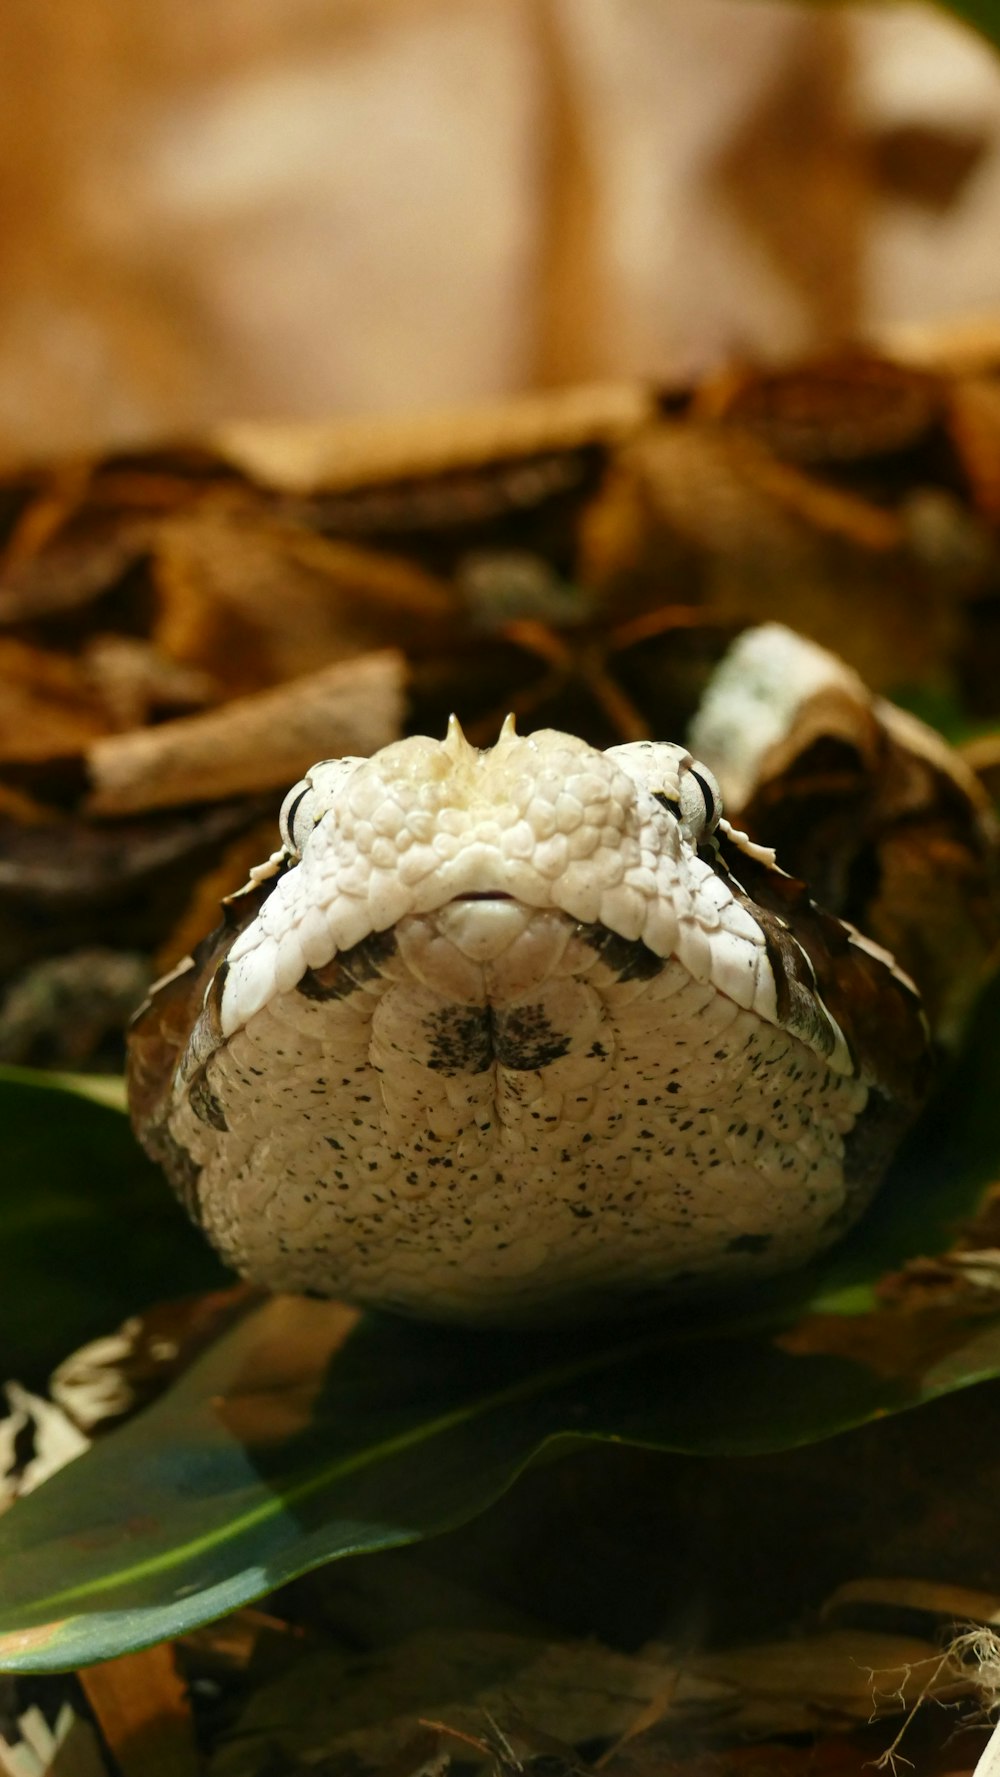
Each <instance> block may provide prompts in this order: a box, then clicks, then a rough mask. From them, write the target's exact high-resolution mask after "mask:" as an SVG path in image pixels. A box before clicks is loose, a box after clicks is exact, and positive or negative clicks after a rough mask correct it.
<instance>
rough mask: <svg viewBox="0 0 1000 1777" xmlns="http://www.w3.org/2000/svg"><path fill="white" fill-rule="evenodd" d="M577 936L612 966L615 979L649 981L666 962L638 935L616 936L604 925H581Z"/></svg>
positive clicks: (663, 967) (659, 972)
mask: <svg viewBox="0 0 1000 1777" xmlns="http://www.w3.org/2000/svg"><path fill="white" fill-rule="evenodd" d="M580 936H581V938H582V939H583V941H584V943H585V944H589V945H590V947H591V949H592V950H596V951H597V953H598V955H599V956H600V958H601V960H602V962H605V963H606V964H607V966H608V968H609V969H613V970H614V972H615V974H616V975H617V977H618V979H619V981H650V980H652V978H653V976H654V975H660V974H662V973H663V970H664V969H665V968H666V966H667V959H666V958H665V957H662V956H657V955H656V954H655V952H654V951H652V950H649V949H647V947H646V945H645V944H644V943H643V942H642V939H641V938H620V937H619V936H618V933H617V932H611V931H609V930H608V928H607V926H602V925H592V926H582V927H581V929H580Z"/></svg>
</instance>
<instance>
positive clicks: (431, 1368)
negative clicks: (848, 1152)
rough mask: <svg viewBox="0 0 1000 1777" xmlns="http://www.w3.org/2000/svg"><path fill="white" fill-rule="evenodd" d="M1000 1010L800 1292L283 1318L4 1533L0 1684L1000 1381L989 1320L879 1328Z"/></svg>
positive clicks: (986, 1135)
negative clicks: (877, 1194)
mask: <svg viewBox="0 0 1000 1777" xmlns="http://www.w3.org/2000/svg"><path fill="white" fill-rule="evenodd" d="M998 1030H1000V998H998V995H997V994H996V993H995V994H994V995H993V996H992V1001H991V1003H990V1004H988V1005H987V1006H986V1007H985V1008H984V1011H983V1014H982V1016H981V1019H980V1021H979V1025H978V1027H977V1029H976V1031H975V1032H974V1033H973V1037H972V1041H971V1043H970V1048H969V1052H968V1054H967V1056H966V1057H965V1058H964V1060H963V1063H962V1065H961V1067H960V1068H958V1069H957V1070H956V1072H955V1074H954V1076H953V1078H952V1079H951V1081H950V1082H949V1083H948V1084H947V1086H946V1087H945V1089H944V1090H943V1091H942V1093H941V1095H940V1097H939V1099H938V1102H937V1104H936V1106H935V1107H933V1109H932V1111H931V1113H930V1115H929V1117H928V1118H927V1119H926V1120H925V1122H924V1124H923V1125H922V1127H921V1129H920V1130H919V1131H918V1133H917V1136H916V1138H915V1139H914V1141H912V1142H911V1143H910V1144H909V1146H908V1148H907V1150H906V1152H905V1153H904V1154H903V1155H902V1156H901V1158H900V1161H899V1163H898V1165H897V1167H896V1169H895V1173H894V1177H893V1178H892V1180H891V1181H890V1182H889V1184H888V1185H887V1187H886V1189H885V1191H884V1193H883V1195H882V1198H881V1200H880V1202H879V1204H878V1206H877V1208H876V1210H875V1211H874V1213H873V1214H872V1215H871V1216H870V1217H869V1219H868V1221H867V1222H866V1223H865V1225H864V1226H863V1227H862V1228H861V1229H859V1230H858V1231H857V1232H856V1234H855V1235H854V1237H853V1238H852V1240H851V1241H850V1242H848V1243H846V1244H845V1246H844V1247H843V1248H842V1249H841V1250H840V1251H839V1252H837V1253H835V1254H834V1255H832V1256H831V1257H830V1258H829V1259H827V1260H826V1261H825V1262H824V1263H823V1264H821V1265H818V1266H817V1267H815V1268H814V1270H813V1271H812V1272H811V1273H809V1274H804V1275H801V1276H799V1277H797V1278H794V1279H791V1280H787V1281H786V1282H785V1283H784V1284H782V1285H781V1286H774V1287H772V1288H770V1289H769V1290H767V1291H766V1292H757V1293H756V1294H755V1295H753V1296H750V1297H748V1298H746V1299H744V1300H743V1301H741V1302H736V1301H734V1300H729V1301H727V1302H726V1303H725V1304H724V1305H723V1306H720V1305H718V1304H716V1305H715V1306H714V1307H706V1308H703V1309H702V1310H701V1311H700V1312H699V1313H697V1314H695V1313H692V1311H690V1310H688V1311H686V1312H683V1313H680V1312H676V1311H675V1312H674V1313H673V1314H672V1315H670V1316H663V1317H662V1318H660V1319H659V1320H657V1321H655V1322H647V1323H643V1324H631V1325H620V1324H619V1325H616V1326H614V1327H612V1328H607V1327H604V1328H593V1329H590V1330H588V1331H587V1332H586V1333H585V1334H581V1333H580V1332H579V1331H575V1332H573V1333H564V1334H558V1335H556V1334H547V1335H545V1336H544V1337H541V1336H538V1335H530V1336H529V1335H520V1336H513V1335H502V1334H496V1333H486V1332H477V1333H470V1332H456V1331H454V1330H451V1329H443V1328H433V1327H425V1326H415V1325H411V1324H407V1323H403V1322H400V1321H395V1320H392V1319H390V1318H388V1317H385V1318H383V1317H379V1316H359V1315H357V1314H355V1313H354V1312H353V1311H351V1310H349V1309H346V1308H343V1307H341V1306H339V1305H336V1304H324V1303H317V1302H308V1301H301V1300H295V1299H292V1298H275V1299H273V1300H271V1301H269V1302H267V1303H265V1304H264V1305H263V1306H258V1307H256V1308H254V1309H252V1310H250V1311H249V1312H248V1313H247V1314H246V1316H245V1317H244V1318H243V1319H242V1320H241V1321H240V1322H238V1323H237V1324H236V1325H235V1326H232V1327H231V1328H230V1329H229V1331H228V1332H227V1333H226V1334H225V1335H224V1336H223V1337H222V1338H221V1339H220V1340H219V1341H218V1342H217V1343H216V1344H215V1346H214V1347H213V1348H212V1349H211V1350H210V1351H209V1352H208V1353H207V1354H205V1355H204V1356H203V1357H202V1358H201V1359H200V1360H199V1361H198V1362H197V1363H196V1364H195V1365H194V1366H193V1367H192V1368H191V1369H190V1370H189V1371H188V1373H187V1374H186V1375H185V1376H183V1377H182V1378H181V1380H180V1381H179V1382H178V1383H177V1384H176V1385H175V1387H174V1388H173V1389H172V1390H171V1391H170V1393H169V1394H167V1395H166V1396H164V1397H163V1398H162V1399H161V1400H160V1401H159V1402H157V1403H156V1404H155V1405H153V1406H152V1407H151V1408H149V1409H148V1410H147V1411H146V1412H145V1413H143V1414H141V1415H140V1416H139V1417H138V1418H137V1419H135V1420H134V1421H133V1422H132V1423H131V1424H130V1425H127V1426H125V1427H123V1428H122V1429H121V1430H120V1431H118V1432H116V1433H113V1434H112V1435H111V1436H109V1437H107V1438H106V1439H105V1440H103V1441H102V1442H101V1443H99V1444H98V1445H97V1446H96V1448H95V1449H94V1450H92V1451H91V1452H90V1453H89V1454H88V1455H87V1456H85V1457H83V1458H82V1459H81V1460H80V1461H79V1462H77V1463H75V1464H73V1465H72V1466H71V1467H70V1468H68V1469H66V1470H64V1471H63V1472H62V1473H61V1474H59V1475H56V1476H55V1478H54V1479H53V1480H51V1481H50V1482H49V1483H47V1485H46V1486H45V1487H43V1488H42V1489H41V1490H40V1491H39V1492H38V1493H36V1494H34V1495H32V1496H31V1497H29V1498H28V1499H25V1500H24V1501H22V1502H21V1503H19V1504H18V1505H17V1506H16V1507H15V1509H14V1510H13V1511H12V1512H10V1513H9V1514H8V1515H7V1516H6V1517H5V1518H4V1519H2V1520H0V1573H2V1576H3V1584H2V1590H0V1667H3V1668H6V1669H11V1670H31V1671H36V1670H50V1669H54V1668H59V1667H65V1666H75V1665H78V1664H83V1663H86V1662H88V1661H92V1660H96V1659H101V1658H106V1657H109V1656H111V1655H114V1654H116V1653H118V1652H120V1651H122V1650H124V1649H127V1648H131V1647H136V1646H139V1645H141V1644H143V1643H146V1642H151V1641H154V1640H158V1639H160V1638H162V1637H165V1636H170V1635H175V1634H178V1633H180V1632H182V1631H184V1630H186V1629H188V1628H190V1627H192V1626H193V1625H195V1624H197V1623H201V1622H204V1621H205V1620H207V1619H208V1618H211V1617H213V1616H217V1615H220V1614H222V1613H223V1612H225V1611H227V1610H230V1609H232V1608H234V1607H235V1606H236V1605H239V1604H241V1603H244V1602H246V1601H247V1600H249V1599H252V1598H255V1597H258V1596H260V1595H261V1594H262V1593H264V1592H266V1591H268V1590H270V1589H271V1588H273V1587H274V1586H277V1585H279V1584H281V1583H283V1582H284V1581H286V1580H288V1579H289V1578H291V1577H292V1576H293V1575H295V1574H297V1573H301V1572H303V1571H304V1570H306V1569H308V1568H309V1567H312V1566H315V1565H317V1564H319V1563H321V1562H324V1561H328V1560H331V1559H334V1558H336V1557H338V1556H343V1555H348V1554H354V1553H358V1552H361V1551H366V1550H378V1549H385V1548H391V1547H393V1546H396V1545H399V1544H401V1543H405V1542H408V1541H411V1540H413V1539H416V1538H418V1537H422V1536H426V1535H428V1534H431V1533H433V1532H435V1531H439V1530H442V1529H444V1528H446V1527H448V1526H451V1525H454V1524H456V1523H459V1522H461V1521H462V1520H463V1519H465V1518H467V1517H469V1516H471V1515H473V1514H474V1513H475V1512H477V1511H480V1510H481V1509H482V1508H483V1507H484V1506H485V1505H487V1504H488V1503H489V1502H490V1501H491V1500H492V1499H494V1498H495V1497H496V1496H497V1495H498V1494H499V1493H500V1492H501V1491H502V1490H503V1489H504V1488H505V1487H507V1486H508V1485H509V1484H510V1482H511V1481H512V1479H513V1478H514V1477H515V1476H516V1475H517V1474H518V1472H519V1471H520V1470H521V1469H523V1468H524V1467H525V1465H526V1464H527V1463H529V1462H530V1461H531V1460H532V1459H533V1458H534V1457H535V1456H537V1454H538V1453H539V1451H541V1450H542V1449H552V1448H554V1447H555V1448H558V1447H560V1446H566V1445H568V1444H570V1443H572V1442H574V1441H578V1440H580V1439H584V1438H601V1439H619V1440H629V1441H633V1442H637V1443H642V1444H646V1445H651V1446H656V1447H660V1448H664V1449H670V1450H675V1451H691V1452H699V1453H715V1454H719V1453H729V1452H732V1453H736V1452H749V1451H759V1450H766V1449H777V1448H782V1447H787V1446H791V1445H795V1444H800V1443H804V1442H808V1441H810V1440H813V1439H816V1438H820V1437H826V1436H829V1435H831V1434H832V1433H834V1432H837V1431H839V1430H841V1429H843V1428H846V1427H848V1426H852V1425H857V1424H859V1423H861V1422H862V1421H864V1420H866V1419H869V1418H871V1417H873V1416H875V1415H880V1414H884V1413H886V1412H892V1411H895V1410H898V1409H901V1408H904V1407H912V1406H915V1405H917V1404H919V1403H920V1402H921V1401H924V1400H927V1399H930V1398H932V1397H933V1396H934V1395H936V1394H939V1393H941V1392H944V1391H947V1390H949V1389H953V1388H958V1387H966V1386H968V1385H970V1384H971V1383H974V1382H977V1381H979V1380H981V1379H983V1378H985V1377H988V1376H993V1375H996V1374H998V1373H1000V1316H991V1317H983V1316H982V1315H978V1316H965V1317H963V1316H961V1315H959V1314H957V1313H956V1312H954V1311H953V1310H952V1311H940V1312H936V1313H928V1312H926V1311H919V1312H915V1313H913V1314H912V1315H908V1316H904V1318H903V1319H900V1318H899V1316H898V1315H897V1316H896V1317H895V1318H894V1319H893V1337H892V1338H891V1339H887V1338H886V1336H885V1335H886V1327H887V1322H886V1319H885V1312H886V1311H879V1310H878V1309H876V1308H874V1307H873V1302H874V1296H873V1285H874V1282H875V1280H876V1279H877V1277H878V1276H879V1274H880V1273H881V1272H882V1271H884V1270H885V1268H886V1267H887V1266H888V1265H898V1264H899V1263H900V1262H901V1261H902V1260H903V1259H904V1258H906V1257H907V1256H910V1255H913V1254H917V1253H920V1252H931V1251H935V1250H939V1249H940V1248H941V1247H943V1246H944V1245H945V1244H946V1243H947V1241H948V1239H949V1237H950V1234H951V1232H952V1231H953V1228H954V1226H955V1224H956V1223H957V1221H958V1220H959V1219H960V1218H961V1217H962V1216H963V1215H967V1214H969V1213H970V1212H971V1211H972V1210H973V1208H974V1207H975V1204H976V1202H977V1199H978V1197H979V1194H980V1190H981V1186H982V1184H983V1183H984V1182H985V1181H986V1180H987V1179H989V1178H990V1177H991V1176H992V1175H993V1173H994V1172H995V1170H996V1168H997V1162H998V1160H1000V1102H998V1097H997V1094H996V1091H995V1079H996V1075H997V1057H998V1049H1000V1042H998Z"/></svg>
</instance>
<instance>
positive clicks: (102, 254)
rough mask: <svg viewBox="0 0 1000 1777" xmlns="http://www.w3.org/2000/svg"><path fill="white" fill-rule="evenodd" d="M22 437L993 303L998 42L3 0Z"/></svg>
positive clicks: (9, 431)
mask: <svg viewBox="0 0 1000 1777" xmlns="http://www.w3.org/2000/svg"><path fill="white" fill-rule="evenodd" d="M4 24H5V39H6V43H5V53H4V57H3V60H2V64H0V138H2V141H0V169H2V171H0V179H2V187H0V190H2V200H0V201H2V214H3V225H4V251H3V255H2V263H0V449H2V451H3V453H4V455H5V456H6V457H8V459H9V458H11V457H17V456H21V455H23V454H24V453H25V452H27V453H30V454H35V453H42V452H48V451H52V450H65V449H71V450H72V449H77V448H90V447H93V446H98V445H101V444H107V443H110V442H118V443H121V442H133V441H139V440H144V439H148V438H150V437H151V436H153V435H156V434H160V433H163V432H164V431H168V432H177V431H184V432H188V431H192V430H197V429H198V428H200V427H203V426H205V425H207V424H211V423H212V422H214V421H216V420H218V419H219V418H221V417H231V416H234V415H243V414H246V415H250V414H253V415H262V416H282V417H288V418H302V417H309V416H318V415H325V414H330V413H338V412H365V411H368V412H377V411H386V410H393V409H403V408H420V407H426V406H434V405H445V404H451V403H458V402H462V401H466V400H471V399H476V398H480V397H483V396H488V395H495V394H503V393H506V392H508V391H513V390H518V389H524V388H531V387H537V386H544V385H552V384H557V383H561V382H566V381H571V380H574V379H593V378H604V377H609V376H612V377H614V376H619V375H628V374H632V373H641V374H644V375H653V376H656V377H659V378H667V379H670V378H674V377H677V378H685V379H686V378H689V377H690V376H692V375H694V374H697V373H699V372H701V371H703V370H704V369H705V368H706V367H708V366H709V365H712V364H715V363H717V362H718V361H719V359H720V358H721V357H724V356H732V355H737V356H738V355H741V354H742V355H746V356H754V357H760V356H761V355H764V356H768V355H776V354H779V353H780V354H788V353H795V352H801V351H809V350H811V349H813V348H819V347H822V346H825V345H829V344H831V343H836V342H837V341H838V340H841V339H843V338H845V337H847V336H852V337H858V336H862V337H866V338H873V339H876V340H884V339H885V338H886V337H889V338H890V339H891V340H896V339H898V337H899V335H900V331H901V330H903V329H907V328H912V327H914V326H922V325H925V324H930V323H940V322H947V321H950V320H956V319H961V320H962V321H966V320H968V319H970V318H973V319H974V318H975V317H977V316H981V315H983V314H984V313H985V312H986V311H989V310H990V309H993V308H994V307H995V306H996V305H997V302H998V299H1000V61H998V60H997V59H996V58H995V56H994V54H993V52H992V51H991V50H990V49H989V48H988V47H987V45H986V44H985V43H983V42H982V41H980V40H979V39H978V38H977V37H976V36H975V35H973V34H972V33H971V32H969V31H968V30H966V29H965V28H963V27H962V26H960V25H959V24H957V23H955V22H953V21H952V20H950V19H949V18H948V16H947V15H946V14H944V13H943V12H940V11H938V10H936V9H933V8H931V7H925V6H920V5H891V6H885V7H878V6H828V5H824V6H821V7H815V8H811V7H806V6H798V5H795V4H787V3H785V0H756V3H750V0H380V3H379V4H378V5H377V6H376V5H372V4H371V0H214V3H213V4H212V5H211V6H195V5H193V4H191V3H190V0H189V3H188V4H186V5H177V4H176V0H174V3H172V4H168V3H167V0H144V3H143V4H142V5H141V6H136V5H135V4H133V3H132V0H74V4H73V5H72V6H66V5H64V4H61V3H60V0H6V5H5V8H4Z"/></svg>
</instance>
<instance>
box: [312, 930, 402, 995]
mask: <svg viewBox="0 0 1000 1777" xmlns="http://www.w3.org/2000/svg"><path fill="white" fill-rule="evenodd" d="M395 950H396V939H395V937H394V935H393V933H392V932H391V931H389V932H372V934H371V936H370V937H368V938H362V940H361V942H360V944H355V945H353V946H352V948H351V949H350V950H342V951H341V953H340V955H339V956H335V957H334V958H333V960H332V962H328V963H327V964H326V966H325V967H324V968H322V969H307V970H306V972H305V974H304V975H303V976H302V979H301V981H300V982H299V983H298V986H297V988H296V992H297V993H301V994H302V995H303V997H304V998H305V999H307V1000H346V999H349V998H350V996H351V994H352V993H357V991H358V989H359V988H360V987H363V986H364V985H365V983H366V982H367V981H374V980H376V979H377V978H378V977H379V976H380V975H381V973H382V965H383V963H385V962H387V961H388V959H389V958H390V957H391V956H393V955H394V954H395Z"/></svg>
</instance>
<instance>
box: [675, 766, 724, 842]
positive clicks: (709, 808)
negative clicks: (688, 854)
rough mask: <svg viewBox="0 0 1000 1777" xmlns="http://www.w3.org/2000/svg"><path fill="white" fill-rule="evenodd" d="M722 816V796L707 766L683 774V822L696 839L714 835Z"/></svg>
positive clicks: (689, 769)
mask: <svg viewBox="0 0 1000 1777" xmlns="http://www.w3.org/2000/svg"><path fill="white" fill-rule="evenodd" d="M721 816H722V794H721V791H720V790H719V786H718V784H717V783H716V781H715V779H714V777H713V776H712V773H711V772H710V771H709V769H708V767H707V765H701V764H698V765H689V766H688V769H687V770H686V771H684V772H682V773H681V820H682V821H683V822H684V825H685V826H686V827H687V828H688V831H689V832H690V833H691V835H692V837H694V838H695V839H702V838H707V837H708V835H709V834H711V833H714V832H715V829H716V827H717V826H718V824H719V821H720V819H721Z"/></svg>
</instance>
